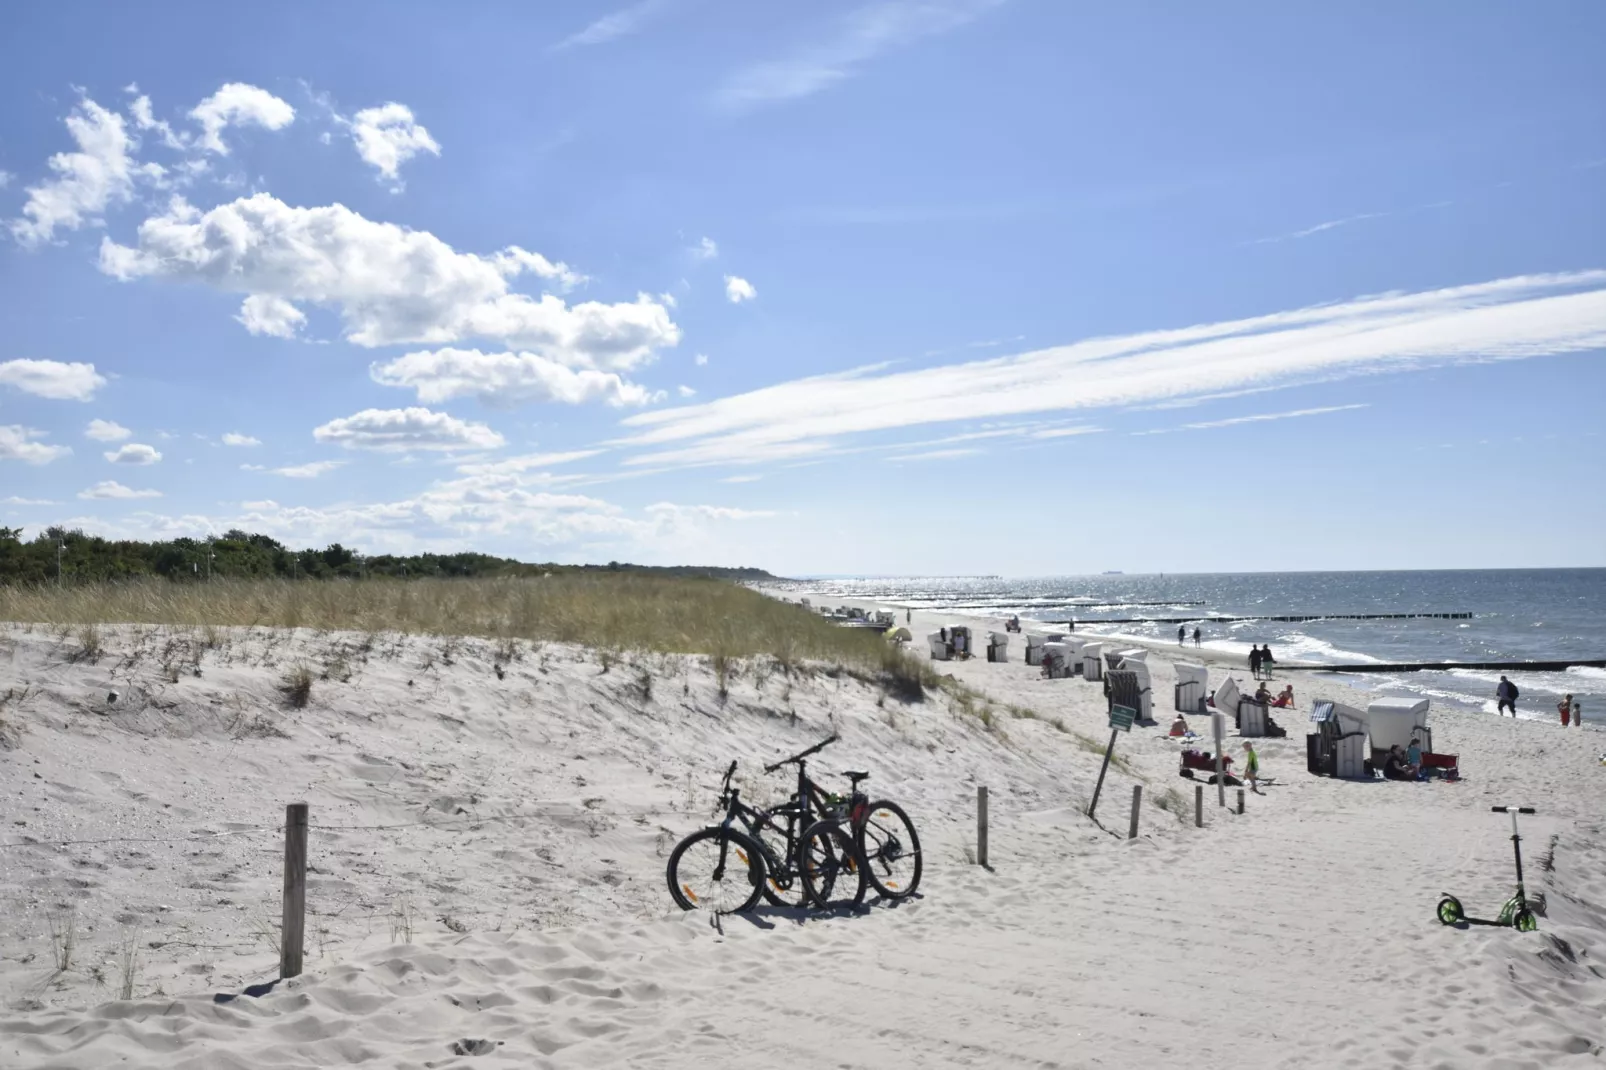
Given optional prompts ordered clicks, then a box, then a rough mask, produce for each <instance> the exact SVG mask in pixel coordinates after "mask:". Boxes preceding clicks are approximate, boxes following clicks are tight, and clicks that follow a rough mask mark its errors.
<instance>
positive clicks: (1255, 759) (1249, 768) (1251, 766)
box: [1244, 740, 1265, 795]
mask: <svg viewBox="0 0 1606 1070" xmlns="http://www.w3.org/2000/svg"><path fill="white" fill-rule="evenodd" d="M1244 779H1245V780H1247V781H1249V790H1250V791H1252V792H1254V793H1255V794H1256V795H1264V794H1265V792H1263V791H1261V790H1260V755H1258V754H1256V753H1255V745H1254V744H1253V743H1250V742H1249V741H1248V740H1245V741H1244Z"/></svg>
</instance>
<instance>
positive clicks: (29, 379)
mask: <svg viewBox="0 0 1606 1070" xmlns="http://www.w3.org/2000/svg"><path fill="white" fill-rule="evenodd" d="M105 385H106V379H105V377H104V376H102V375H100V374H99V373H98V372H96V371H95V366H94V365H93V364H80V363H76V362H74V363H71V364H68V363H64V362H62V361H59V360H8V361H5V362H4V363H0V386H11V387H15V388H16V389H18V390H21V391H22V392H23V393H24V394H33V395H35V396H36V397H42V398H50V399H52V400H54V401H88V400H90V399H91V398H93V397H94V396H95V391H97V390H99V389H100V388H101V387H103V386H105Z"/></svg>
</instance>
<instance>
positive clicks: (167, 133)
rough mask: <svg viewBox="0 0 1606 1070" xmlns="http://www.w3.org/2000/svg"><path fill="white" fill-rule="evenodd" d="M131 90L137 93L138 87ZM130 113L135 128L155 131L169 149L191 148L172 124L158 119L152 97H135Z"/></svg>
mask: <svg viewBox="0 0 1606 1070" xmlns="http://www.w3.org/2000/svg"><path fill="white" fill-rule="evenodd" d="M130 89H131V91H137V90H138V87H137V86H132V87H130ZM128 111H129V114H131V115H132V116H133V117H134V125H135V126H137V127H139V129H140V130H142V131H152V130H154V131H155V132H156V135H157V136H158V137H160V138H161V139H162V144H164V145H166V146H167V147H168V148H170V149H186V148H188V147H189V144H188V142H186V141H185V139H184V138H183V137H182V136H181V135H179V134H176V133H174V132H173V127H172V125H171V124H170V123H168V122H167V121H166V120H165V119H158V118H157V117H156V114H155V112H153V111H152V110H151V98H150V97H147V96H138V97H135V98H134V99H133V100H132V101H131V102H130V103H129V105H128ZM191 170H192V172H193V170H194V168H193V164H192V166H191Z"/></svg>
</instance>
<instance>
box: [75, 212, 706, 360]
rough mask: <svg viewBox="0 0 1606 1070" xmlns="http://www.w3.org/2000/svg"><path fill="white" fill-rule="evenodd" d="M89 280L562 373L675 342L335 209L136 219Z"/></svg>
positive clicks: (539, 261)
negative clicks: (487, 350) (212, 298)
mask: <svg viewBox="0 0 1606 1070" xmlns="http://www.w3.org/2000/svg"><path fill="white" fill-rule="evenodd" d="M100 268H101V270H102V271H104V272H106V273H107V274H109V275H113V276H115V277H117V278H119V279H125V280H127V279H135V278H165V279H172V280H174V281H195V282H206V283H210V284H211V285H213V286H216V287H218V288H219V289H223V290H227V291H232V292H235V293H247V294H252V295H260V296H263V297H275V298H278V299H280V300H283V301H292V302H293V301H310V302H312V303H315V304H320V305H325V306H329V307H331V308H334V309H335V310H337V311H338V312H339V313H340V315H341V316H342V318H343V320H344V322H345V336H346V338H347V340H349V341H351V342H353V343H355V344H357V345H361V346H385V345H401V344H408V343H420V344H424V345H448V344H451V343H453V342H456V341H459V340H462V339H466V338H472V337H479V338H489V339H494V340H496V341H498V342H500V343H502V344H504V345H508V346H510V347H516V348H518V349H527V350H529V351H531V352H534V353H539V354H540V355H541V356H544V357H547V358H548V359H550V360H555V361H557V362H558V363H560V364H564V365H567V366H569V367H595V368H601V369H605V370H613V371H626V370H629V369H630V368H632V367H635V366H636V365H639V364H641V363H644V362H645V361H647V360H650V359H651V358H652V357H653V355H654V354H655V352H656V351H657V350H658V349H659V348H662V347H665V346H673V345H675V344H676V343H678V342H679V341H680V328H678V327H677V326H675V324H674V323H673V322H672V321H671V320H670V318H669V313H668V310H667V309H665V308H664V306H663V305H662V304H660V303H659V302H657V301H656V300H654V299H653V298H651V297H649V296H648V295H646V294H642V295H638V297H637V299H636V300H635V301H634V302H621V303H617V304H601V303H599V302H595V301H586V302H582V303H578V304H574V305H570V304H567V303H565V302H564V301H563V300H562V299H561V298H558V297H556V296H554V295H552V294H543V295H541V296H540V297H539V298H535V297H531V296H528V295H526V294H521V293H514V292H512V291H511V290H510V289H509V280H510V279H513V278H515V277H518V276H520V275H525V274H534V275H536V276H539V277H542V278H549V279H553V280H556V281H558V282H560V283H567V282H569V281H572V279H573V277H574V276H573V273H572V272H570V271H569V269H568V268H567V267H566V266H565V265H562V264H554V263H552V262H551V261H549V260H547V259H546V258H545V257H542V256H539V255H538V254H535V253H530V252H528V251H526V250H523V249H520V248H518V247H517V246H513V247H510V248H508V249H504V250H502V251H501V252H499V253H495V254H492V255H491V256H476V255H474V254H472V253H459V252H457V251H455V250H454V249H452V247H451V246H449V245H447V244H446V243H445V242H443V241H441V240H440V239H439V238H437V237H435V236H434V235H433V234H430V233H428V232H426V231H415V230H408V229H406V228H404V227H399V226H396V225H395V224H391V223H376V222H373V221H372V220H369V219H365V218H364V217H362V216H360V215H358V214H357V213H355V212H353V211H351V210H350V209H348V208H345V207H343V206H341V205H330V206H327V207H321V208H292V207H290V206H289V205H286V204H284V203H283V202H281V201H279V200H277V199H275V198H274V197H272V196H270V195H268V194H265V193H259V194H256V195H255V196H252V197H244V198H241V199H239V200H236V201H233V202H231V203H228V204H223V205H219V206H218V207H216V208H213V209H212V210H211V211H209V212H206V213H205V214H202V213H200V212H198V211H196V210H195V209H194V208H192V207H190V205H188V204H187V203H185V202H184V201H183V200H182V199H178V198H175V199H174V201H173V203H172V204H171V206H170V207H169V208H168V210H167V211H166V212H165V213H163V214H162V215H158V216H153V217H151V218H150V219H147V220H145V221H144V222H143V223H142V224H140V227H139V234H138V240H137V243H136V244H135V245H133V246H124V245H119V244H117V243H115V242H113V241H111V240H110V239H106V240H104V241H103V242H102V243H101V251H100Z"/></svg>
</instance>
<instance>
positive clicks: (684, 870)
mask: <svg viewBox="0 0 1606 1070" xmlns="http://www.w3.org/2000/svg"><path fill="white" fill-rule="evenodd" d="M667 876H668V878H669V894H670V895H672V896H674V897H675V902H676V903H678V904H679V905H680V909H682V910H707V911H710V912H711V913H714V914H739V913H741V912H743V911H746V910H752V909H753V904H754V903H757V902H758V895H759V889H761V888H762V887H763V886H764V855H763V853H762V852H761V851H760V850H759V848H758V845H757V844H755V843H754V842H753V841H752V840H750V839H748V838H747V837H746V836H745V835H743V834H742V833H740V832H737V831H736V830H735V829H729V828H724V827H723V826H718V827H715V828H706V829H701V830H699V831H697V832H694V833H692V834H691V835H690V836H687V837H686V838H685V839H684V840H681V841H680V843H679V844H678V845H676V847H675V849H674V851H673V852H671V853H670V855H669V866H668V870H667Z"/></svg>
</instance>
